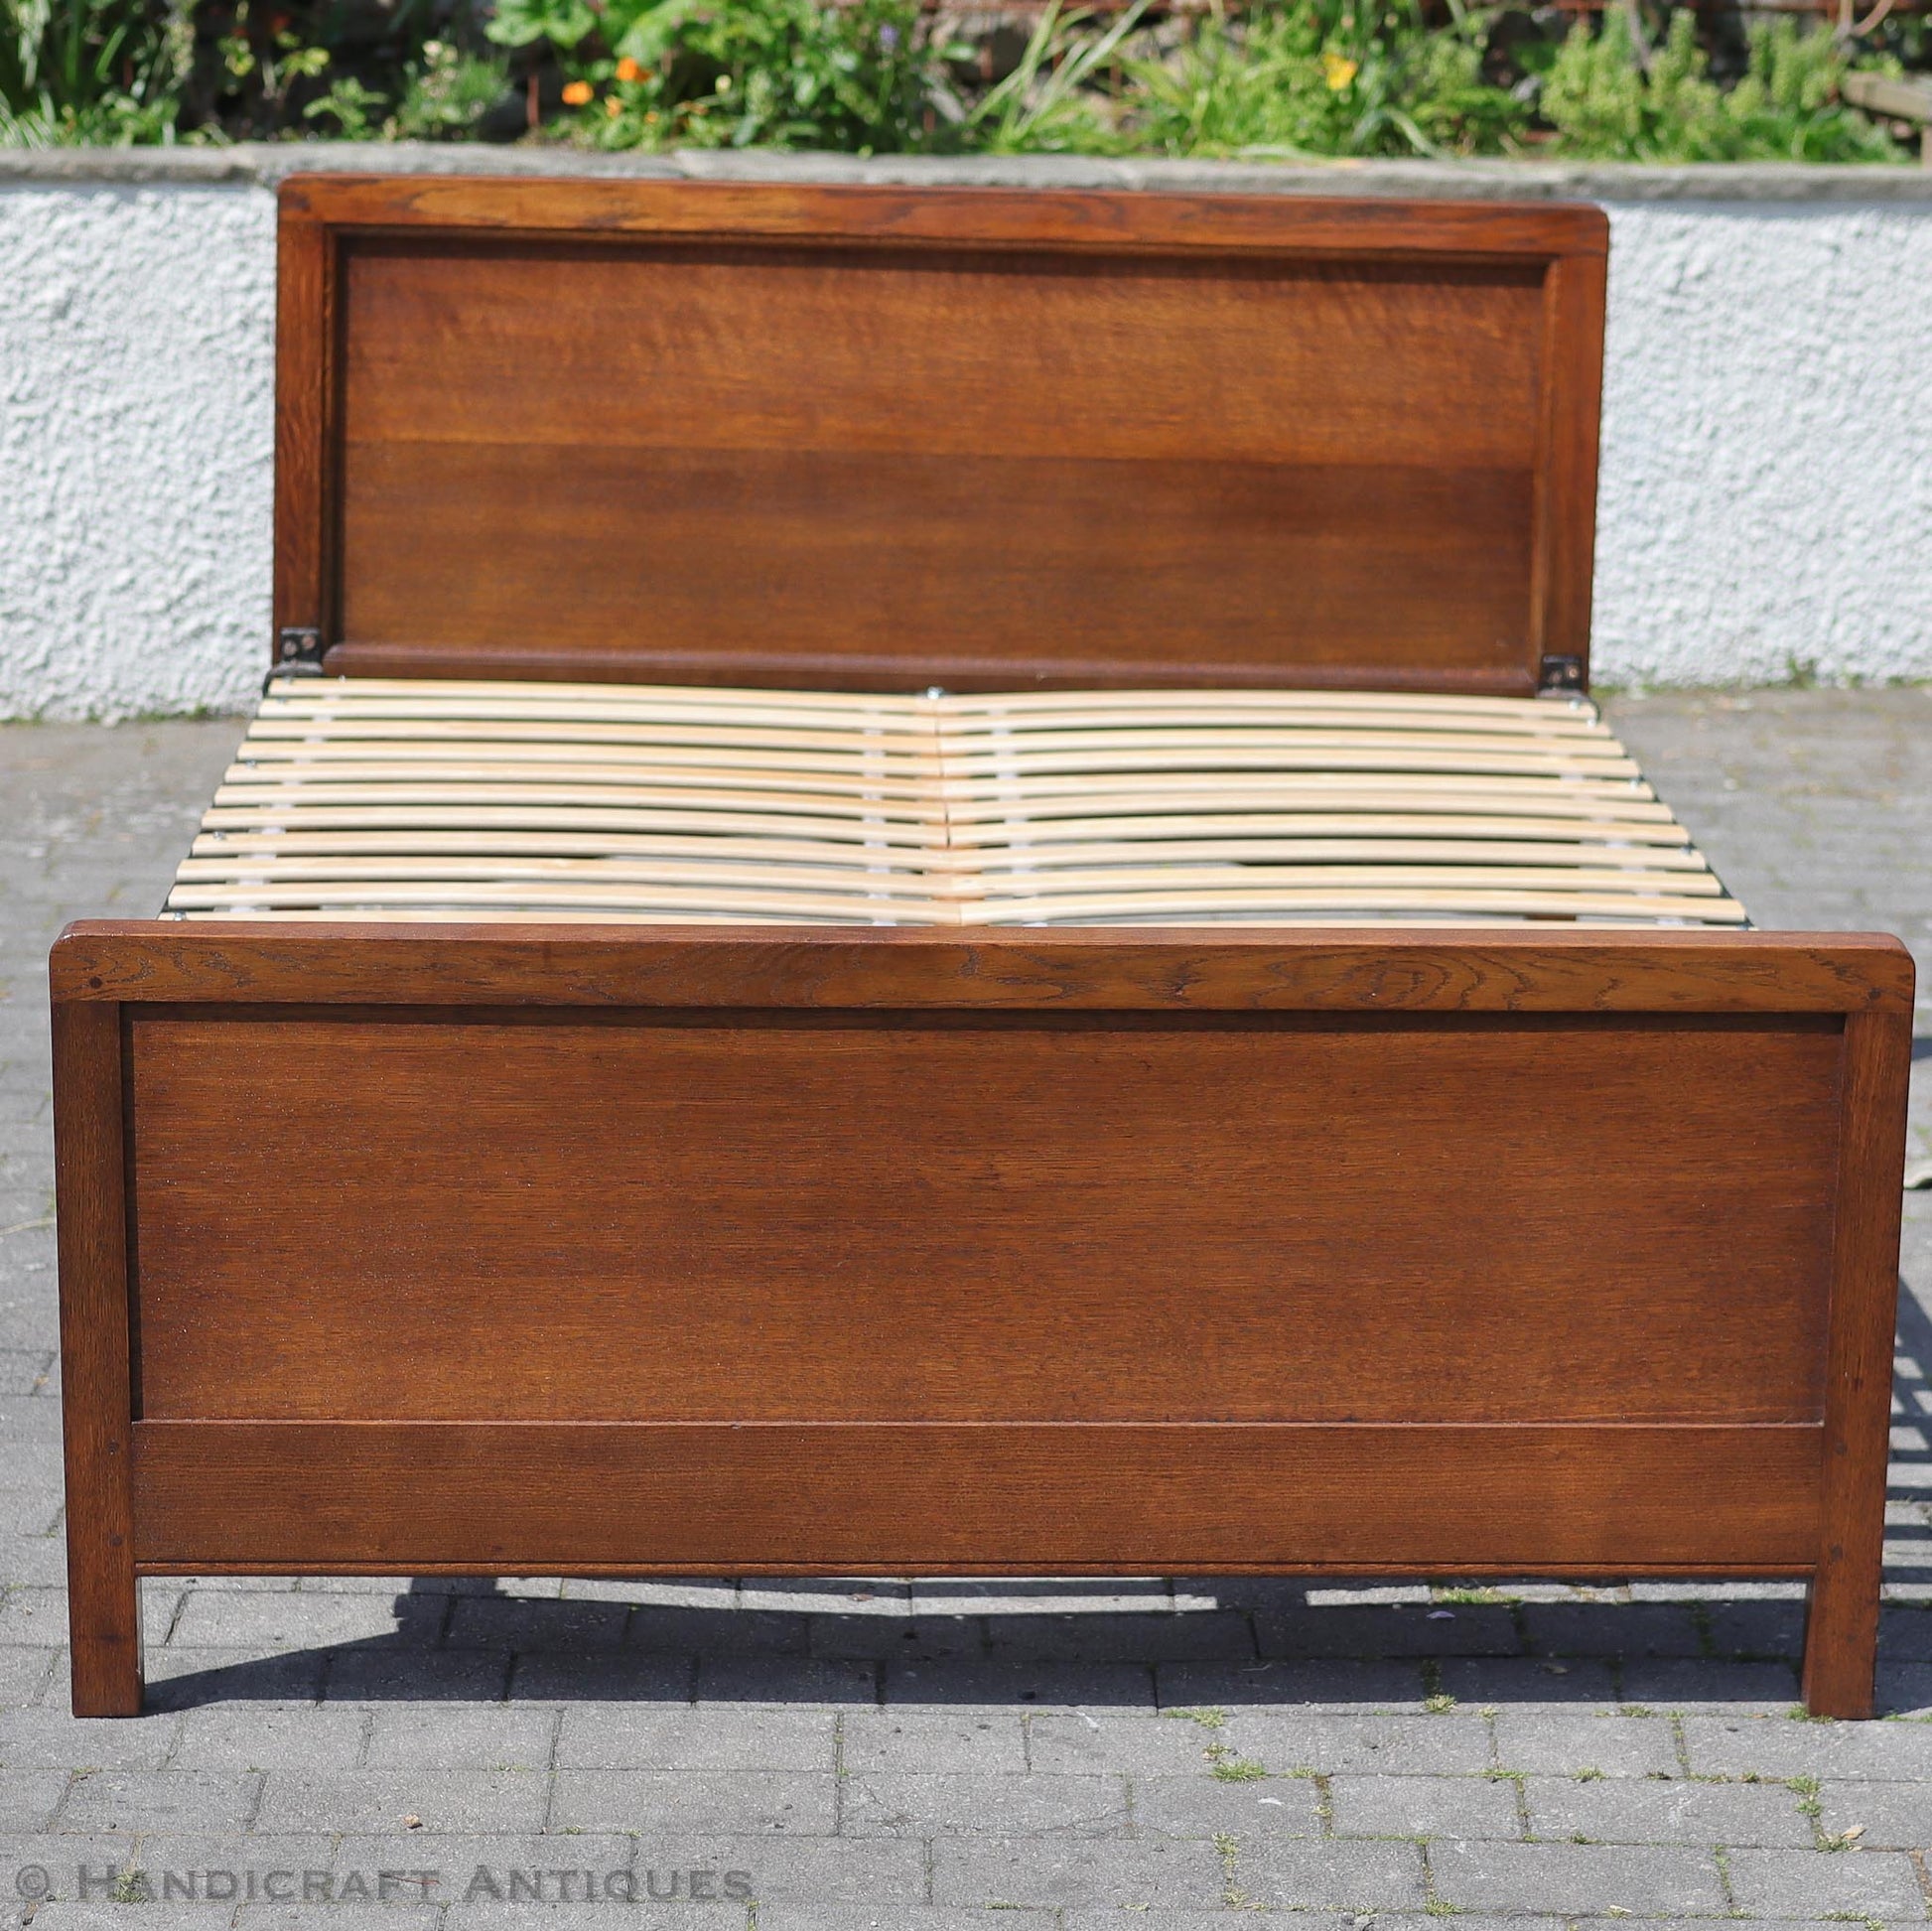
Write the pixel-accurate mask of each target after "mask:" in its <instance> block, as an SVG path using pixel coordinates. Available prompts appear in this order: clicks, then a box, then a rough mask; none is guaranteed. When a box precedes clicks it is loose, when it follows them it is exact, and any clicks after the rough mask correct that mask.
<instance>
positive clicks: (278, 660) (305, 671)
mask: <svg viewBox="0 0 1932 1931" xmlns="http://www.w3.org/2000/svg"><path fill="white" fill-rule="evenodd" d="M322 652H323V642H322V632H321V631H320V630H318V629H314V628H312V627H310V626H309V625H306V624H295V623H291V624H288V625H287V626H285V627H284V628H282V629H280V630H278V631H276V633H275V662H274V664H273V666H272V667H271V668H270V670H269V673H268V675H267V676H266V677H264V678H263V679H262V695H263V696H264V697H266V696H267V695H268V687H269V685H271V684H272V683H274V681H275V680H276V678H278V677H320V676H321V675H322Z"/></svg>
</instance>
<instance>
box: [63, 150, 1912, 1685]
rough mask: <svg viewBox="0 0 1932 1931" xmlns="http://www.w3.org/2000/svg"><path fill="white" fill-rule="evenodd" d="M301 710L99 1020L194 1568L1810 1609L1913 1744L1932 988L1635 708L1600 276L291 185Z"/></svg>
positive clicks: (1059, 226)
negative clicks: (1909, 1553)
mask: <svg viewBox="0 0 1932 1931" xmlns="http://www.w3.org/2000/svg"><path fill="white" fill-rule="evenodd" d="M280 250H281V263H280V304H281V307H280V322H279V329H280V348H279V371H278V391H277V423H278V446H277V509H276V546H275V551H276V556H275V563H276V588H275V606H276V623H277V646H276V652H275V667H274V672H273V673H272V675H271V677H270V680H269V682H268V685H267V687H266V690H265V694H264V698H263V702H262V706H261V709H260V712H259V714H258V716H257V717H256V719H255V720H254V722H253V723H252V724H251V726H250V727H249V730H248V734H247V736H246V738H245V740H244V742H243V744H242V747H241V750H240V752H239V753H238V755H237V759H236V761H235V764H234V766H233V768H232V769H231V770H230V771H229V772H228V774H227V776H226V778H225V779H224V780H223V783H222V785H221V787H220V789H219V791H218V792H217V794H216V797H215V799H214V801H213V803H212V804H211V806H210V807H209V810H208V813H207V818H206V820H205V822H204V825H203V829H202V831H201V834H200V835H199V836H198V838H197V839H196V841H195V845H194V849H193V851H192V853H191V854H190V855H189V856H188V857H187V858H186V859H185V860H184V862H183V865H182V868H181V871H180V875H179V877H178V879H177V881H176V884H175V887H174V890H173V892H172V893H171V895H170V897H169V899H168V903H167V905H166V907H165V908H163V910H162V911H161V913H160V914H159V915H158V916H157V917H155V918H151V919H140V920H122V921H114V922H111V923H110V922H92V921H90V922H85V923H81V924H78V925H74V926H71V927H69V930H68V931H67V932H66V933H64V934H63V936H62V937H61V939H60V940H59V942H58V943H57V945H56V947H55V950H54V956H53V961H52V980H53V996H54V1025H55V1083H56V1129H57V1144H58V1163H59V1187H60V1193H59V1208H60V1242H61V1286H62V1318H63V1342H64V1349H65V1358H66V1370H65V1372H66V1398H67V1427H68V1437H67V1453H68V1493H69V1517H68V1523H69V1529H68V1533H69V1574H70V1585H71V1603H72V1640H73V1707H74V1709H75V1711H76V1713H78V1714H82V1715H116V1714H127V1713H131V1712H133V1711H136V1710H138V1709H139V1707H140V1703H141V1694H142V1689H141V1659H140V1642H139V1627H140V1619H139V1615H138V1607H137V1591H138V1580H139V1578H140V1577H142V1576H144V1575H170V1574H209V1573H236V1574H256V1573H349V1574H353V1573H371V1574H383V1575H387V1574H395V1573H419V1574H481V1575H492V1574H494V1575H516V1574H559V1573H562V1574H569V1575H576V1576H648V1575H653V1574H678V1573H696V1574H705V1575H733V1574H740V1575H758V1574H762V1575H789V1574H813V1573H835V1574H847V1575H849V1574H855V1573H861V1574H863V1573H892V1574H910V1573H946V1572H951V1573H985V1574H997V1573H1021V1574H1040V1573H1062V1574H1075V1573H1093V1574H1108V1573H1149V1572H1160V1573H1181V1574H1209V1575H1212V1574H1231V1573H1244V1572H1263V1573H1276V1574H1310V1575H1317V1574H1323V1573H1327V1574H1337V1575H1347V1576H1361V1575H1371V1574H1392V1575H1403V1574H1407V1575H1418V1574H1423V1575H1454V1576H1458V1577H1463V1576H1474V1575H1492V1576H1521V1575H1543V1576H1556V1577H1575V1578H1602V1577H1606V1576H1634V1575H1643V1576H1663V1577H1677V1576H1700V1577H1713V1576H1716V1577H1787V1578H1801V1579H1805V1580H1807V1581H1808V1582H1809V1584H1810V1586H1811V1613H1810V1626H1809V1631H1808V1635H1807V1641H1806V1651H1805V1675H1804V1694H1805V1696H1806V1699H1807V1701H1808V1703H1809V1704H1810V1706H1811V1708H1812V1709H1813V1710H1815V1711H1817V1712H1819V1713H1820V1714H1827V1715H1835V1716H1858V1715H1863V1714H1867V1713H1868V1711H1869V1707H1870V1699H1871V1689H1872V1662H1873V1644H1874V1640H1875V1630H1876V1617H1877V1592H1878V1578H1879V1546H1880V1533H1881V1523H1882V1514H1883V1485H1884V1466H1885V1451H1886V1423H1887V1414H1888V1400H1889V1376H1890V1358H1891V1332H1892V1307H1893V1294H1894V1289H1895V1269H1896V1257H1897V1241H1898V1213H1899V1187H1900V1174H1901V1167H1902V1162H1903V1148H1904V1092H1905V1079H1906V1066H1907V1060H1908V1056H1909V1034H1910V1011H1911V979H1912V973H1911V963H1910V959H1909V956H1908V955H1907V954H1906V952H1905V951H1904V949H1903V947H1902V946H1900V945H1899V944H1898V943H1897V941H1896V940H1894V939H1891V938H1888V937H1884V936H1880V935H1864V934H1828V935H1827V934H1789V933H1769V932H1760V931H1756V930H1752V929H1750V928H1749V921H1748V918H1747V915H1746V912H1745V909H1744V908H1743V907H1742V906H1740V905H1739V904H1738V903H1737V901H1736V900H1735V899H1734V898H1733V897H1730V895H1729V894H1728V893H1726V892H1725V888H1724V886H1723V884H1722V882H1721V881H1720V880H1719V879H1718V878H1717V877H1716V875H1715V874H1714V873H1713V872H1712V870H1711V868H1710V867H1709V866H1708V864H1706V862H1705V861H1704V859H1703V858H1702V856H1701V855H1700V854H1699V853H1698V852H1697V851H1696V849H1695V846H1694V845H1693V844H1692V842H1691V840H1690V838H1689V837H1688V835H1687V834H1686V833H1685V831H1684V829H1683V828H1682V827H1681V826H1680V825H1679V824H1678V823H1677V821H1676V820H1675V819H1674V817H1673V816H1672V814H1671V812H1670V810H1669V807H1668V806H1667V805H1666V804H1665V803H1664V802H1663V801H1662V800H1660V799H1658V798H1657V796H1656V794H1655V793H1654V791H1653V790H1652V789H1651V787H1650V786H1649V785H1648V784H1647V783H1646V782H1645V781H1644V779H1643V776H1642V773H1641V772H1640V771H1639V770H1638V769H1637V768H1636V766H1635V765H1634V763H1632V762H1631V760H1630V759H1628V757H1627V755H1626V754H1625V753H1624V751H1623V750H1622V748H1621V746H1619V745H1618V744H1617V743H1616V741H1615V739H1614V738H1613V737H1612V736H1611V735H1610V734H1609V733H1608V731H1607V730H1606V729H1605V728H1604V727H1603V725H1602V723H1601V720H1600V719H1599V718H1598V717H1597V715H1596V713H1595V711H1594V709H1593V707H1592V706H1591V705H1590V703H1589V700H1588V698H1587V684H1588V611H1589V580H1590V559H1591V542H1592V519H1593V504H1594V488H1595V483H1594V478H1595V451H1596V421H1597V397H1598V381H1599V372H1600V363H1601V350H1602V315H1603V271H1604V259H1605V250H1606V229H1605V224H1604V221H1603V217H1602V216H1601V214H1600V213H1599V212H1597V211H1596V210H1593V209H1589V208H1579V207H1533V206H1524V205H1516V206H1510V207H1485V206H1478V205H1472V204H1453V203H1441V204H1430V205H1423V204H1402V203H1394V202H1328V201H1302V200H1296V199H1293V198H1286V197H1285V198H1272V197H1271V198H1237V197H1193V196H1178V195H1176V196H1169V195H1160V194H1147V195H1099V194H1072V193H1016V192H1005V191H981V190H969V189H927V190H913V189H885V188H880V189H856V188H855V189H834V188H802V187H780V186H760V187H737V186H724V185H715V184H714V185H692V184H680V183H666V182H656V181H651V182H641V181H635V182H633V181H615V180H606V181H598V182H573V181H545V182H529V181H519V182H513V183H512V182H473V181H462V180H450V179H444V180H435V179H408V180H361V179H338V180H329V179H319V178H306V179H298V180H296V181H294V182H292V183H290V184H289V185H288V186H286V187H285V188H284V190H283V193H282V214H281V239H280Z"/></svg>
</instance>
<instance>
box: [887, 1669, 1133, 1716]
mask: <svg viewBox="0 0 1932 1931" xmlns="http://www.w3.org/2000/svg"><path fill="white" fill-rule="evenodd" d="M881 1687H882V1700H883V1701H884V1702H885V1703H887V1704H889V1705H895V1704H900V1705H907V1706H910V1707H913V1708H917V1707H919V1706H921V1705H923V1706H925V1707H927V1708H944V1707H946V1706H949V1705H950V1706H959V1707H965V1708H993V1709H1002V1710H1003V1709H1008V1708H1011V1707H1012V1706H1013V1705H1016V1704H1024V1705H1028V1706H1033V1707H1039V1708H1058V1709H1094V1710H1098V1709H1104V1708H1114V1709H1125V1710H1134V1709H1143V1710H1152V1709H1153V1708H1154V1672H1153V1671H1152V1670H1151V1669H1149V1668H1148V1667H1147V1666H1145V1665H1143V1664H1135V1663H1088V1664H1078V1663H1022V1662H1017V1661H1016V1662H1011V1663H1002V1662H993V1661H984V1662H981V1661H977V1660H972V1659H962V1660H961V1661H960V1662H957V1663H945V1662H937V1663H889V1664H887V1665H885V1667H884V1674H883V1678H882V1686H881Z"/></svg>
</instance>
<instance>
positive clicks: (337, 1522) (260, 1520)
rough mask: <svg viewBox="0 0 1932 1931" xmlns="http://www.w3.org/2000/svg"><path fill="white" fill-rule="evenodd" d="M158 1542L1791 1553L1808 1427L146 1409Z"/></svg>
mask: <svg viewBox="0 0 1932 1931" xmlns="http://www.w3.org/2000/svg"><path fill="white" fill-rule="evenodd" d="M136 1448H137V1454H136V1460H135V1479H136V1486H137V1491H138V1494H139V1497H140V1505H141V1522H142V1542H141V1550H140V1553H141V1559H142V1562H143V1564H144V1566H152V1567H154V1568H156V1569H167V1568H177V1569H178V1568H180V1567H182V1566H183V1565H186V1564H193V1565H195V1566H197V1567H202V1568H216V1567H219V1566H223V1565H230V1564H240V1563H246V1564H249V1565H252V1566H259V1567H261V1568H268V1569H281V1568H286V1567H289V1566H292V1565H297V1564H318V1565H323V1566H329V1565H333V1564H337V1563H343V1562H362V1563H368V1564H371V1565H374V1566H376V1567H378V1568H380V1569H383V1570H386V1571H394V1570H401V1571H409V1572H415V1571H418V1570H426V1569H431V1568H435V1567H451V1568H458V1569H461V1568H467V1567H475V1568H478V1569H481V1570H483V1571H485V1572H491V1571H495V1570H498V1569H501V1568H505V1567H507V1568H509V1569H511V1570H514V1568H515V1567H516V1566H518V1565H548V1566H549V1572H550V1573H553V1574H554V1573H555V1572H556V1571H557V1570H563V1571H564V1572H565V1573H574V1572H575V1571H576V1570H577V1569H579V1568H592V1569H598V1568H606V1569H608V1568H613V1567H616V1568H618V1569H624V1568H631V1569H637V1568H641V1569H644V1570H649V1569H651V1568H659V1569H666V1568H668V1569H672V1570H682V1571H683V1572H684V1573H685V1574H687V1575H689V1574H700V1575H716V1574H719V1573H726V1574H730V1573H735V1572H743V1573H746V1574H758V1573H778V1574H783V1573H786V1572H791V1573H811V1572H812V1571H817V1572H819V1573H821V1574H823V1573H827V1572H829V1573H831V1574H834V1575H870V1574H875V1573H886V1574H892V1575H905V1574H914V1575H937V1574H944V1573H946V1572H948V1571H955V1572H957V1571H964V1572H966V1573H969V1574H970V1573H977V1574H985V1573H988V1572H992V1571H999V1570H1006V1571H1014V1570H1023V1571H1024V1570H1028V1569H1030V1570H1031V1571H1032V1573H1034V1574H1036V1575H1063V1574H1077V1573H1082V1572H1086V1573H1096V1572H1097V1573H1107V1572H1110V1571H1111V1572H1113V1573H1116V1574H1117V1573H1119V1572H1120V1571H1122V1570H1123V1569H1125V1570H1127V1571H1128V1572H1130V1573H1133V1574H1145V1573H1148V1572H1153V1573H1157V1574H1181V1575H1187V1574H1201V1573H1207V1574H1221V1573H1227V1572H1230V1571H1241V1570H1250V1571H1252V1570H1254V1569H1257V1568H1265V1569H1267V1570H1269V1571H1272V1572H1281V1571H1289V1572H1294V1571H1298V1570H1304V1569H1309V1568H1315V1569H1323V1568H1326V1569H1333V1568H1336V1567H1341V1568H1342V1569H1343V1571H1344V1573H1349V1574H1352V1573H1355V1572H1356V1571H1358V1570H1359V1569H1361V1568H1363V1567H1367V1566H1374V1565H1386V1564H1388V1563H1390V1562H1397V1563H1402V1564H1406V1565H1408V1566H1409V1568H1410V1570H1411V1572H1412V1573H1413V1572H1415V1571H1422V1572H1425V1573H1427V1572H1429V1571H1432V1570H1434V1571H1441V1570H1444V1569H1449V1570H1452V1571H1453V1572H1454V1573H1456V1574H1462V1573H1465V1572H1466V1571H1467V1570H1468V1569H1471V1568H1473V1569H1474V1570H1477V1571H1480V1572H1490V1573H1501V1574H1505V1575H1511V1574H1521V1573H1523V1572H1524V1571H1526V1570H1527V1571H1531V1572H1534V1573H1539V1574H1540V1573H1542V1571H1543V1570H1545V1569H1549V1570H1570V1571H1573V1572H1580V1573H1594V1574H1597V1575H1601V1574H1603V1573H1604V1572H1605V1571H1606V1570H1608V1571H1617V1570H1620V1569H1623V1568H1625V1567H1644V1568H1648V1567H1651V1566H1665V1567H1672V1566H1677V1567H1692V1568H1695V1567H1697V1566H1700V1565H1709V1564H1712V1563H1719V1564H1723V1565H1725V1567H1726V1568H1728V1569H1731V1570H1742V1571H1744V1572H1747V1573H1750V1574H1761V1575H1776V1574H1784V1575H1788V1574H1793V1573H1801V1572H1802V1571H1803V1570H1804V1568H1805V1566H1806V1564H1807V1561H1808V1559H1809V1557H1810V1555H1811V1553H1812V1544H1811V1541H1810V1532H1811V1530H1812V1527H1813V1525H1814V1524H1815V1522H1816V1520H1817V1508H1818V1430H1817V1429H1816V1428H1708V1429H1695V1428H1631V1427H1624V1428H1617V1427H1610V1428H1570V1429H1563V1428H1508V1429H1479V1428H1421V1427H1406V1428H1405V1427H1392V1428H1382V1427H1361V1428H1296V1427H1292V1426H1279V1425H1278V1426H1272V1427H1194V1428H1186V1427H1180V1428H1151V1427H1145V1426H1143V1427H1105V1426H1096V1425H1058V1426H1051V1425H1049V1426H1032V1427H1027V1426H1020V1427H997V1428H956V1427H945V1426H941V1425H930V1424H929V1425H925V1426H888V1427H877V1428H851V1427H838V1426H827V1425H820V1426H816V1427H812V1426H805V1427H786V1426H776V1427H773V1426H759V1425H736V1426H686V1427H676V1426H672V1427H661V1426H660V1427H650V1426H629V1427H624V1426H614V1427H596V1426H578V1427H558V1426H549V1427H546V1426H540V1425H534V1426H526V1427H505V1426H502V1425H501V1424H488V1423H467V1424H462V1425H456V1426H450V1427H442V1428H437V1427H425V1426H421V1425H410V1424H403V1423H362V1424H354V1423H337V1424H309V1423H287V1422H283V1423H272V1422H271V1423H246V1422H143V1423H142V1424H141V1426H140V1428H139V1430H138V1431H137V1435H136Z"/></svg>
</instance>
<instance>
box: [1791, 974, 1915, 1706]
mask: <svg viewBox="0 0 1932 1931" xmlns="http://www.w3.org/2000/svg"><path fill="white" fill-rule="evenodd" d="M1911 1031H1912V1018H1911V1010H1910V1008H1909V1006H1908V1007H1907V1008H1906V1009H1905V1010H1903V1011H1898V1010H1896V1009H1894V1010H1890V1011H1881V1012H1863V1013H1852V1014H1849V1015H1848V1016H1847V1018H1846V1021H1845V1073H1844V1086H1843V1089H1842V1091H1841V1096H1840V1126H1839V1190H1838V1214H1837V1228H1836V1232H1835V1235H1834V1238H1833V1252H1832V1301H1831V1324H1832V1326H1831V1343H1830V1357H1829V1360H1828V1363H1827V1367H1826V1382H1825V1443H1824V1455H1825V1466H1824V1473H1823V1480H1822V1483H1821V1486H1820V1500H1821V1527H1822V1536H1821V1546H1820V1549H1819V1552H1818V1569H1817V1572H1816V1573H1815V1575H1814V1576H1813V1578H1812V1585H1811V1606H1810V1612H1809V1614H1808V1616H1807V1619H1806V1626H1805V1662H1804V1684H1803V1691H1802V1694H1803V1697H1804V1701H1805V1707H1806V1708H1807V1709H1808V1710H1809V1711H1810V1712H1811V1714H1812V1715H1813V1716H1814V1717H1869V1716H1870V1715H1871V1704H1872V1677H1873V1674H1874V1671H1875V1668H1876V1664H1877V1650H1878V1586H1879V1580H1880V1575H1881V1570H1882V1565H1883V1560H1884V1534H1885V1463H1886V1457H1887V1451H1888V1449H1889V1446H1890V1436H1891V1358H1892V1340H1893V1333H1894V1328H1895V1325H1896V1321H1897V1313H1898V1232H1899V1218H1900V1214H1901V1211H1902V1194H1901V1189H1902V1187H1903V1184H1904V1159H1905V1133H1904V1122H1905V1091H1906V1083H1907V1080H1908V1077H1909V1074H1910V1070H1911V1052H1912V1048H1911Z"/></svg>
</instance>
